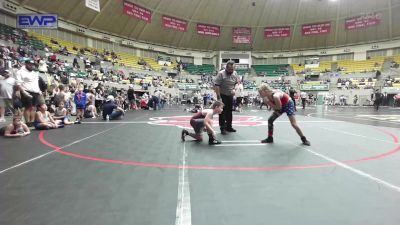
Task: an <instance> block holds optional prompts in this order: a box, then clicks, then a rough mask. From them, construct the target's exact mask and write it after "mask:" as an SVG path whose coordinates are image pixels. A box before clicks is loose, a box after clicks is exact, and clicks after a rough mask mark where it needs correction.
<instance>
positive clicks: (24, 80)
mask: <svg viewBox="0 0 400 225" xmlns="http://www.w3.org/2000/svg"><path fill="white" fill-rule="evenodd" d="M34 67H35V65H34V61H33V60H31V59H28V60H26V61H25V66H23V67H21V69H20V70H18V71H17V74H16V80H17V85H18V86H19V87H18V89H19V90H20V91H21V102H22V106H23V107H24V108H25V109H24V117H25V122H26V124H27V125H28V126H33V121H34V120H35V107H36V106H38V105H39V101H40V98H41V95H42V92H41V91H40V88H39V75H38V73H37V72H36V71H34V70H33V68H34Z"/></svg>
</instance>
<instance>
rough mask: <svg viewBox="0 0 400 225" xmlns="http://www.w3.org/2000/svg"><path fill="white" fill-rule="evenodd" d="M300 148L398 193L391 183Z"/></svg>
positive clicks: (397, 188) (399, 190)
mask: <svg viewBox="0 0 400 225" xmlns="http://www.w3.org/2000/svg"><path fill="white" fill-rule="evenodd" d="M286 142H287V141H286ZM287 143H290V144H291V145H294V146H298V147H299V145H298V144H294V143H292V142H287ZM300 147H301V148H302V149H304V150H306V151H308V152H309V153H311V154H312V155H315V156H317V157H319V158H322V159H325V160H326V161H329V162H331V163H334V164H336V165H337V166H339V167H342V168H343V169H346V170H349V171H351V172H353V173H355V174H357V175H359V176H362V177H365V178H367V179H369V180H371V181H374V182H375V183H377V184H381V185H384V186H386V187H387V188H390V189H392V190H394V191H396V192H399V193H400V187H398V186H396V185H394V184H391V183H389V182H387V181H384V180H382V179H380V178H377V177H374V176H372V175H371V174H368V173H366V172H364V171H361V170H358V169H356V168H353V167H351V166H349V165H346V164H344V163H342V162H339V161H337V160H335V159H332V158H330V157H328V156H325V155H323V154H320V153H317V152H315V151H313V150H311V149H309V148H306V147H302V146H300Z"/></svg>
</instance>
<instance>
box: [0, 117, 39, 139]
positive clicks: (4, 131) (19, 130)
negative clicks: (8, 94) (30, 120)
mask: <svg viewBox="0 0 400 225" xmlns="http://www.w3.org/2000/svg"><path fill="white" fill-rule="evenodd" d="M30 133H31V131H30V130H29V128H28V126H26V124H24V123H23V122H22V121H21V117H19V116H14V118H13V122H12V123H11V124H9V125H8V126H6V127H2V128H0V135H4V137H23V136H26V135H29V134H30Z"/></svg>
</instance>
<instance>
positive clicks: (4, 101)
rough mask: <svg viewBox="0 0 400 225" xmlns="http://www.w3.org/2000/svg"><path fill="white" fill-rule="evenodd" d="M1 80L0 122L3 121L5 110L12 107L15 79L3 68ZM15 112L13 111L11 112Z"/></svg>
mask: <svg viewBox="0 0 400 225" xmlns="http://www.w3.org/2000/svg"><path fill="white" fill-rule="evenodd" d="M3 77H4V79H3V80H0V122H5V121H6V120H5V118H4V115H5V112H6V111H7V109H8V110H12V109H13V104H12V97H13V92H14V86H15V85H16V81H15V79H14V78H13V77H11V76H10V72H9V71H8V70H5V71H4V73H3ZM13 113H15V112H13Z"/></svg>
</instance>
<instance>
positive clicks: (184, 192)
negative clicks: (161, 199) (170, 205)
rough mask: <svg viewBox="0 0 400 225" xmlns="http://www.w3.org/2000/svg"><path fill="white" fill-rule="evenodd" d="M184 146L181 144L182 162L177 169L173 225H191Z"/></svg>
mask: <svg viewBox="0 0 400 225" xmlns="http://www.w3.org/2000/svg"><path fill="white" fill-rule="evenodd" d="M186 157H187V153H186V144H185V143H183V151H182V161H181V163H180V166H181V167H182V168H180V169H179V183H178V200H177V205H176V218H175V225H191V224H192V210H191V204H190V189H189V176H188V169H187V168H186Z"/></svg>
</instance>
